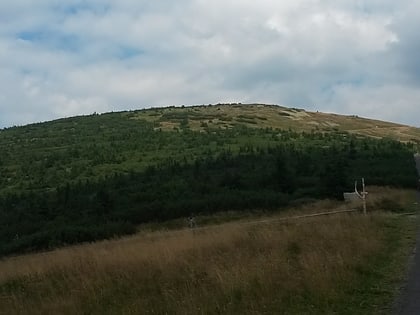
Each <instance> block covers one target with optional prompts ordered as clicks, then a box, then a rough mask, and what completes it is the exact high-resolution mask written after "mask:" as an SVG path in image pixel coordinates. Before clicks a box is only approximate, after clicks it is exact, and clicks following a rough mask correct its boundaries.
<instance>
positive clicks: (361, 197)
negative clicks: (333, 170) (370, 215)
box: [354, 178, 368, 215]
mask: <svg viewBox="0 0 420 315" xmlns="http://www.w3.org/2000/svg"><path fill="white" fill-rule="evenodd" d="M354 191H355V192H356V194H357V195H358V196H359V198H360V199H362V202H363V214H364V215H366V214H367V209H366V196H367V194H368V192H367V191H366V186H365V179H364V178H362V193H361V194H360V193H359V192H358V191H357V181H356V182H355V183H354Z"/></svg>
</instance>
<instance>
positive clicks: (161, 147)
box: [0, 105, 420, 255]
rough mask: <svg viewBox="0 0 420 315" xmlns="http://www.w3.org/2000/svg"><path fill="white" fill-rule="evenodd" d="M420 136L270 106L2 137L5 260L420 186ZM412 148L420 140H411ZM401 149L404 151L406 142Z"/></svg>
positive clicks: (34, 129) (0, 218)
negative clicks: (383, 188)
mask: <svg viewBox="0 0 420 315" xmlns="http://www.w3.org/2000/svg"><path fill="white" fill-rule="evenodd" d="M419 139H420V136H419V130H418V129H416V128H411V127H407V126H401V125H396V124H392V123H386V122H379V121H372V120H367V119H362V118H357V117H344V116H339V115H329V114H322V113H309V112H305V111H303V110H297V109H286V108H284V107H279V106H268V105H215V106H205V107H204V106H201V107H185V108H182V107H181V108H174V107H169V108H163V109H149V110H140V111H131V112H120V113H107V114H102V115H97V114H94V115H91V116H81V117H72V118H66V119H60V120H55V121H51V122H46V123H40V124H33V125H28V126H23V127H15V128H8V129H4V130H2V131H1V132H0V147H1V148H2V155H1V156H0V174H1V177H0V255H5V254H10V253H14V252H21V251H27V250H38V249H43V248H51V247H55V246H62V245H66V244H71V243H77V242H83V241H91V240H95V239H102V238H108V237H113V236H115V235H121V234H127V233H134V232H135V231H136V229H137V225H138V224H142V223H147V222H153V221H157V222H163V221H166V220H171V219H176V218H181V217H187V216H188V215H190V214H191V213H203V214H212V213H215V212H221V211H226V210H238V211H244V210H255V209H262V210H278V209H282V208H283V207H285V206H287V205H289V204H291V203H302V202H305V200H309V199H314V198H340V197H341V196H342V192H343V191H345V190H347V189H351V188H352V185H353V182H354V179H356V178H360V177H365V178H366V180H367V183H368V184H369V185H390V186H395V187H408V188H411V187H415V185H416V181H417V174H416V170H415V163H414V160H413V153H414V151H415V149H416V146H415V144H414V143H417V142H418V141H419ZM409 140H411V142H410V141H409ZM400 141H401V142H400Z"/></svg>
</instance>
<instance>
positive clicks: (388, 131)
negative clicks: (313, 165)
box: [133, 104, 420, 142]
mask: <svg viewBox="0 0 420 315" xmlns="http://www.w3.org/2000/svg"><path fill="white" fill-rule="evenodd" d="M176 111H178V112H184V113H190V114H191V113H193V114H199V115H201V118H195V119H190V120H189V122H188V124H189V127H190V128H191V129H192V130H203V129H204V128H203V124H205V125H206V126H209V127H212V128H222V129H223V128H231V127H232V126H233V125H236V124H241V125H246V126H248V127H252V128H281V129H288V128H291V129H293V130H298V131H311V130H319V131H331V130H334V129H336V130H340V131H347V132H350V133H354V134H360V135H365V136H369V137H374V138H383V137H390V138H393V139H395V140H399V141H404V142H406V141H417V142H418V141H420V128H415V127H410V126H404V125H400V124H395V123H391V122H385V121H379V120H373V119H366V118H361V117H357V116H345V115H337V114H330V113H320V112H309V111H304V110H295V109H292V108H287V107H282V106H272V105H261V104H244V105H217V106H195V107H185V108H166V109H154V110H150V111H141V112H139V113H137V116H136V117H134V118H133V119H145V120H147V121H150V122H156V123H159V125H160V127H161V128H162V129H163V130H174V127H180V122H174V121H170V120H168V121H165V119H163V120H162V115H164V114H168V113H173V112H176ZM244 116H246V117H248V119H240V118H241V117H244ZM192 117H193V118H194V116H192Z"/></svg>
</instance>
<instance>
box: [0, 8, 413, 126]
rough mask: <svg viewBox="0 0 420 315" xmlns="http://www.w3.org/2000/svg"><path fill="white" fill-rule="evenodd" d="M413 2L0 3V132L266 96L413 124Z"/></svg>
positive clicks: (266, 99)
mask: <svg viewBox="0 0 420 315" xmlns="http://www.w3.org/2000/svg"><path fill="white" fill-rule="evenodd" d="M419 10H420V5H419V4H417V3H416V2H415V1H414V0H413V1H409V0H401V1H398V2H395V1H390V0H381V1H379V0H370V1H367V0H366V1H350V0H345V1H332V0H324V1H320V0H295V1H274V0H262V1H251V0H240V1H239V0H231V1H220V0H213V1H204V0H180V1H168V0H162V1H153V2H152V1H143V0H142V1H136V2H134V1H128V0H120V1H110V0H101V1H99V0H90V1H89V0H85V1H83V0H79V1H73V4H72V5H65V4H62V3H61V2H57V1H53V0H41V1H30V0H17V1H14V2H11V1H10V2H7V1H4V2H1V3H0V26H1V27H0V68H1V69H2V70H1V72H0V86H1V93H0V128H1V127H6V126H11V125H15V124H25V123H29V122H37V121H44V120H49V119H53V118H58V117H65V116H72V115H78V114H88V113H93V112H95V111H96V112H105V111H111V110H114V111H116V110H125V109H136V108H143V107H151V106H165V105H181V104H208V103H217V102H243V103H245V102H265V103H274V104H283V105H287V106H293V107H302V108H306V109H308V110H320V111H331V112H336V113H343V114H357V115H360V116H368V117H372V118H378V119H385V120H392V121H396V122H402V123H406V124H411V125H416V126H420V121H419V119H418V117H420V106H418V105H420V104H418V103H419V100H420V91H419V89H418V87H419V83H420V61H419V60H420V59H419V58H418V51H419V49H420V40H419V39H418V35H417V31H416V30H418V29H419V27H420V20H418V18H417V16H416V12H419Z"/></svg>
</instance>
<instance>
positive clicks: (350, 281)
mask: <svg viewBox="0 0 420 315" xmlns="http://www.w3.org/2000/svg"><path fill="white" fill-rule="evenodd" d="M369 191H370V192H371V194H370V196H369V198H370V201H371V202H370V203H369V205H368V207H369V210H370V213H369V215H368V216H363V215H361V214H360V213H354V214H343V215H334V216H329V217H317V218H306V219H301V220H291V221H282V220H278V219H280V218H282V217H283V216H285V215H286V216H290V215H292V214H294V215H296V214H304V213H308V212H310V213H313V212H319V211H325V210H327V211H333V210H336V209H343V207H344V206H343V205H342V204H341V203H340V202H337V201H328V202H317V203H314V204H311V205H306V206H304V207H302V208H299V209H295V210H293V209H292V210H285V211H286V212H281V213H282V214H281V213H278V214H276V215H270V216H268V217H265V218H263V219H264V220H261V219H262V218H261V217H259V218H258V219H259V220H258V221H260V223H252V221H254V220H255V217H254V216H253V215H251V216H248V217H243V218H242V219H241V220H239V221H235V222H230V223H225V224H221V225H217V226H216V225H213V226H207V227H206V228H204V229H196V230H182V229H181V230H176V231H154V232H151V231H147V230H142V231H140V232H139V234H137V235H135V236H131V237H127V238H123V239H119V240H110V241H102V242H99V243H95V244H85V245H79V246H74V247H69V248H65V249H60V250H56V251H52V252H44V253H38V254H31V255H24V256H17V257H10V258H7V259H3V260H2V261H0V306H1V307H0V313H2V314H168V313H170V314H373V313H376V312H385V313H386V312H390V305H391V302H392V299H393V296H394V294H395V290H396V288H397V285H398V283H399V281H401V275H402V274H403V270H404V267H403V266H404V264H405V262H406V257H407V255H408V252H409V249H410V248H411V246H412V244H413V242H414V234H415V232H414V231H415V226H416V223H415V222H416V221H415V220H413V219H412V218H411V217H410V216H400V215H396V214H393V213H390V212H384V211H383V210H382V209H381V208H380V204H381V202H383V200H384V198H390V197H395V196H398V198H397V199H396V200H397V202H398V206H399V207H401V208H404V209H406V211H413V207H414V206H413V200H414V192H409V191H401V190H395V189H391V188H388V189H386V190H384V189H382V188H370V189H369ZM390 210H391V209H390ZM225 218H228V215H226V217H225ZM219 219H220V217H219ZM197 220H198V223H199V225H200V224H201V223H202V222H203V221H204V219H203V218H200V217H199V218H197ZM261 221H263V222H261ZM143 228H145V227H143Z"/></svg>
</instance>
